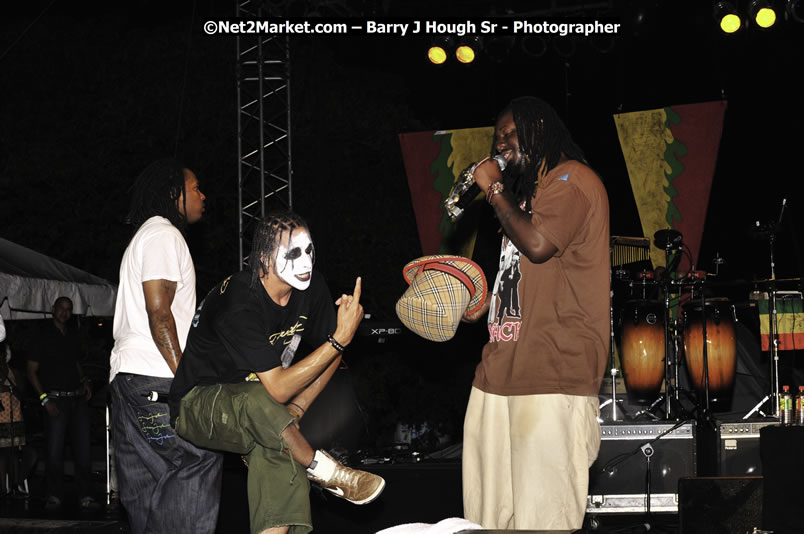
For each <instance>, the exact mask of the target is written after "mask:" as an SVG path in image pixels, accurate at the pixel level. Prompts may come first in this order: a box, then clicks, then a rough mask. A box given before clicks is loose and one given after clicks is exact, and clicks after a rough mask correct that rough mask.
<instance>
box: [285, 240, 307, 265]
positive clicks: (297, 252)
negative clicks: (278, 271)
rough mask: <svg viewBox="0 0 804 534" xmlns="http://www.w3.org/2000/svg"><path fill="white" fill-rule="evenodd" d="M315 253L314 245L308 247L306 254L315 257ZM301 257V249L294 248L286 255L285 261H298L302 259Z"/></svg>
mask: <svg viewBox="0 0 804 534" xmlns="http://www.w3.org/2000/svg"><path fill="white" fill-rule="evenodd" d="M313 251H314V249H313V244H312V243H310V244H309V245H307V248H306V249H304V253H305V254H307V255H310V256H312V255H313ZM301 255H302V250H301V247H293V248H292V249H290V250H288V251H287V253H286V254H285V259H286V260H290V261H293V260H298V259H299V258H301Z"/></svg>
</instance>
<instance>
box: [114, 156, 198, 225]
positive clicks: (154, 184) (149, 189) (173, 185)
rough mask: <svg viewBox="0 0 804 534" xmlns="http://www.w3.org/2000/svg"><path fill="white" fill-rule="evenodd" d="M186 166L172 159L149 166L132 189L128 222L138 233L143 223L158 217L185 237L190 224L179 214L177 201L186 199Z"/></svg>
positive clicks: (162, 160)
mask: <svg viewBox="0 0 804 534" xmlns="http://www.w3.org/2000/svg"><path fill="white" fill-rule="evenodd" d="M184 169H185V167H184V165H182V164H181V163H180V162H179V161H177V160H175V159H173V158H164V159H160V160H157V161H155V162H153V163H151V164H150V165H148V166H147V167H146V168H145V170H143V171H142V172H141V173H140V175H139V176H138V177H137V179H136V181H135V182H134V185H133V186H132V188H131V190H132V194H131V204H130V205H129V211H128V217H127V219H126V221H127V222H128V223H130V224H132V225H133V226H134V229H135V231H136V229H137V228H139V227H140V226H141V225H142V223H144V222H145V221H147V220H148V219H150V218H151V217H154V216H156V215H159V216H162V217H164V218H166V219H167V220H169V221H170V222H171V223H172V224H173V226H175V227H176V228H178V229H179V230H180V231H181V232H182V233H183V232H184V227H185V226H186V224H187V221H186V220H185V217H184V215H182V213H181V212H180V211H179V208H178V205H177V202H176V201H177V200H178V199H179V198H182V199H185V206H183V208H185V209H184V212H185V213H186V212H187V210H186V207H187V206H186V197H187V195H186V191H185V190H184Z"/></svg>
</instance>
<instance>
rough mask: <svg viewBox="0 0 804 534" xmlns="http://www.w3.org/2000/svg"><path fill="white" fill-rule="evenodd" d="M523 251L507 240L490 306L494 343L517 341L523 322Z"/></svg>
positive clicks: (492, 339) (501, 255)
mask: <svg viewBox="0 0 804 534" xmlns="http://www.w3.org/2000/svg"><path fill="white" fill-rule="evenodd" d="M519 261H520V252H519V250H517V248H516V247H515V246H514V244H513V243H512V242H511V241H510V240H509V239H508V238H507V237H504V238H503V242H502V247H501V250H500V264H499V269H498V270H497V278H496V280H495V281H494V292H493V294H492V298H491V306H490V307H489V316H488V325H489V339H490V341H492V342H494V341H517V340H518V339H519V325H520V321H521V319H522V316H521V311H522V310H521V308H520V305H519V281H520V280H521V279H522V273H521V271H520V270H519Z"/></svg>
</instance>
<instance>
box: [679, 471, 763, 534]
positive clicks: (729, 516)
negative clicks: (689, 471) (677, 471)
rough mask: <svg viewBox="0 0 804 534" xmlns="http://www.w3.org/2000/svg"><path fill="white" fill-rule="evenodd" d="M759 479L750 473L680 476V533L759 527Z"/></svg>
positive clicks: (725, 533)
mask: <svg viewBox="0 0 804 534" xmlns="http://www.w3.org/2000/svg"><path fill="white" fill-rule="evenodd" d="M762 483H763V479H762V477H759V476H752V477H697V478H696V477H682V478H681V479H679V481H678V497H679V509H678V523H679V533H680V534H734V533H740V534H742V533H744V532H751V531H753V529H754V527H756V528H761V527H762Z"/></svg>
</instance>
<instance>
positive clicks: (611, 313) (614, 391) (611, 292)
mask: <svg viewBox="0 0 804 534" xmlns="http://www.w3.org/2000/svg"><path fill="white" fill-rule="evenodd" d="M609 256H610V258H611V261H610V265H611V266H613V265H614V241H613V240H612V242H611V243H610V245H609ZM609 338H610V345H609V361H610V362H611V370H610V371H609V373H610V376H611V398H610V399H608V400H607V401H605V402H603V403H602V404H601V405H600V410H601V411H600V413H603V408H605V407H606V406H608V405H609V404H611V420H612V421H617V373H618V371H617V365H616V362H615V359H614V349H615V345H614V280H613V277H612V274H611V269H609Z"/></svg>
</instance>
